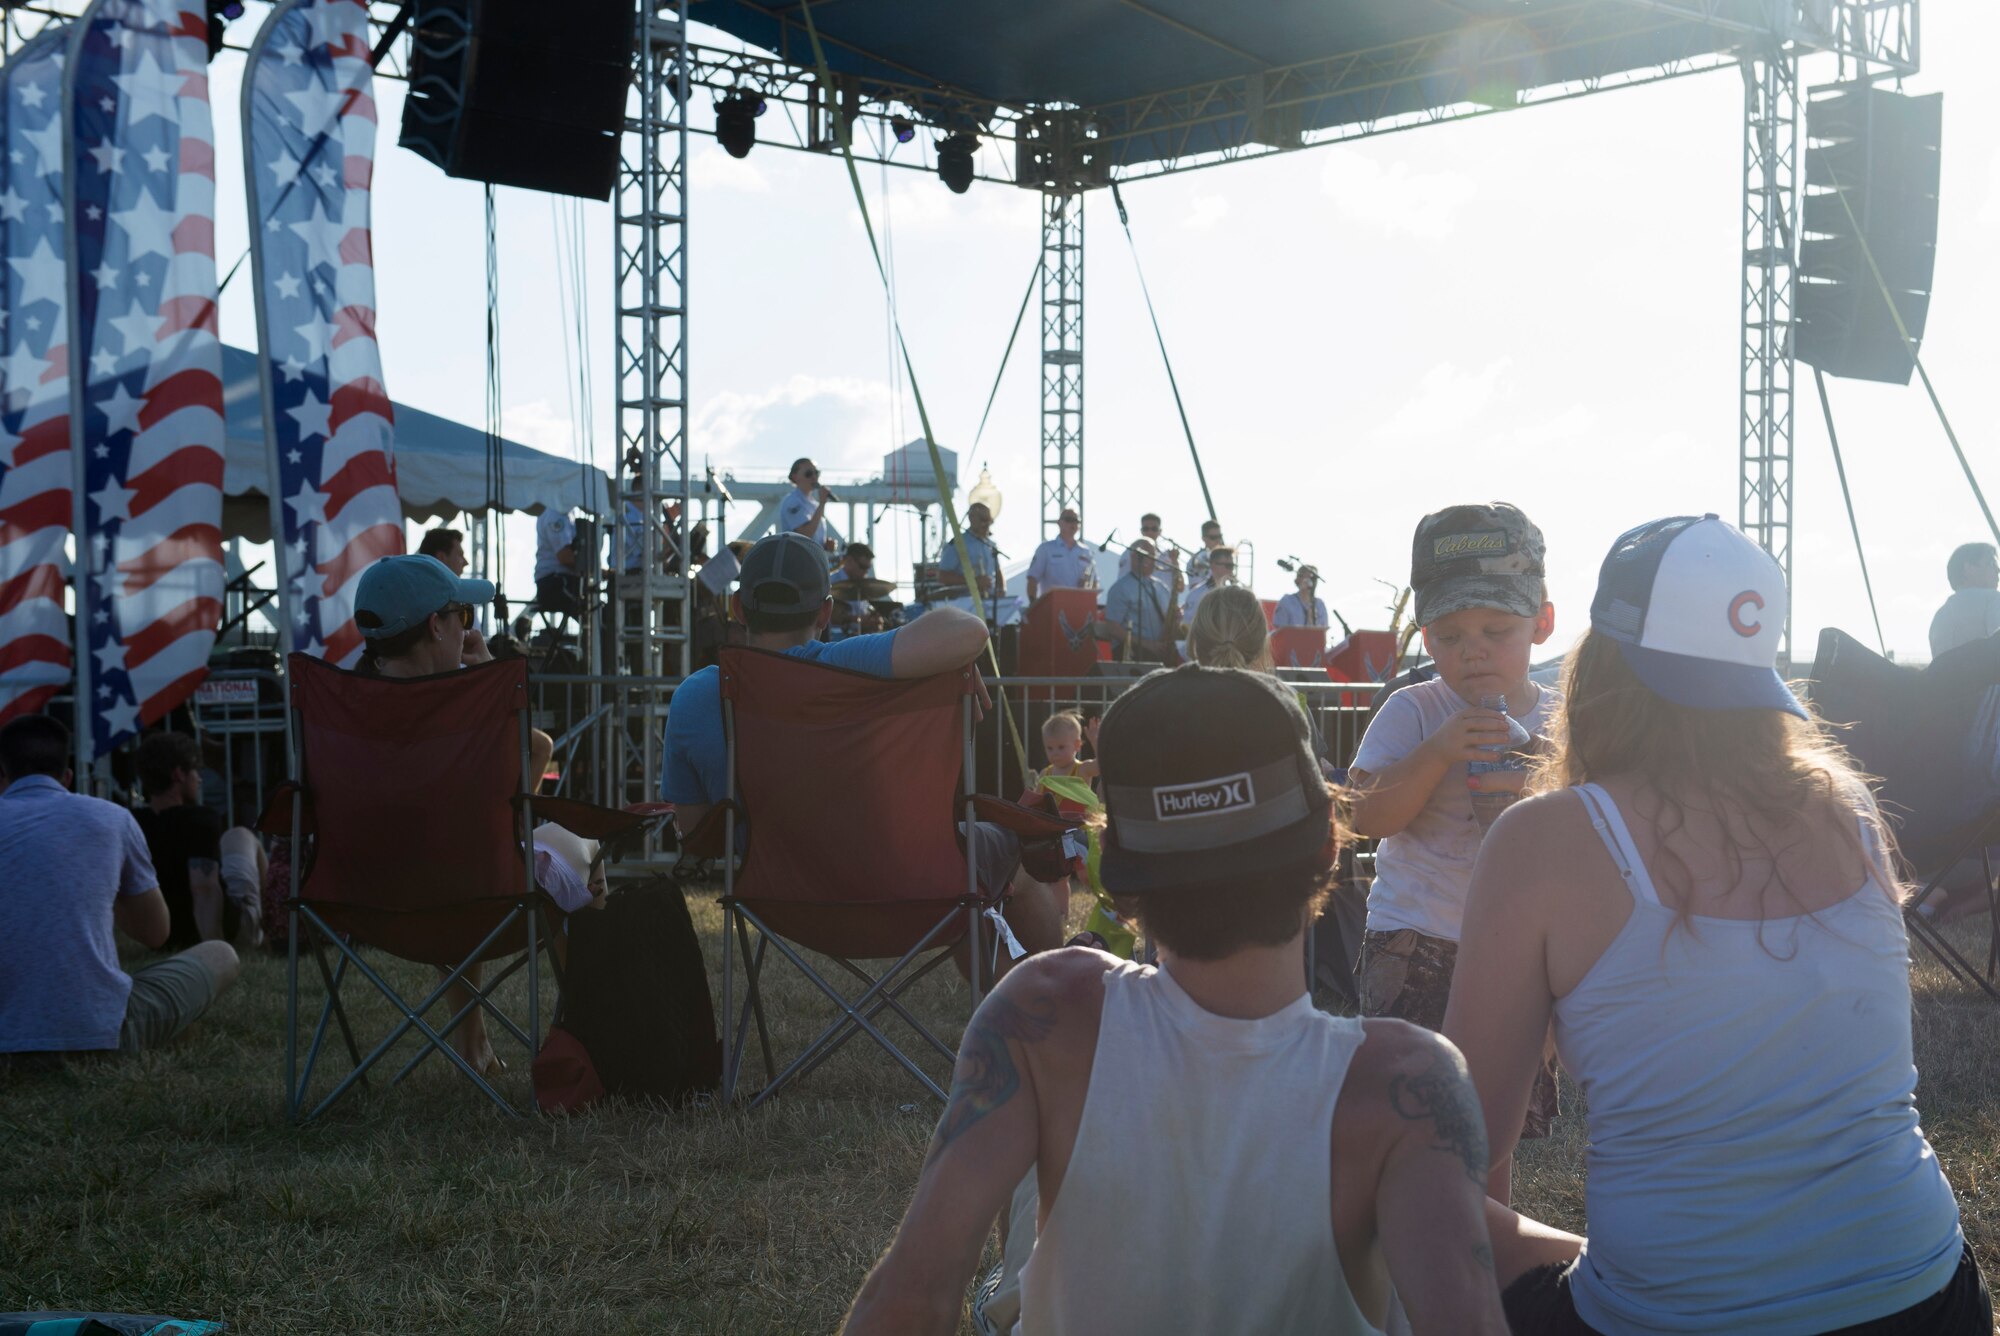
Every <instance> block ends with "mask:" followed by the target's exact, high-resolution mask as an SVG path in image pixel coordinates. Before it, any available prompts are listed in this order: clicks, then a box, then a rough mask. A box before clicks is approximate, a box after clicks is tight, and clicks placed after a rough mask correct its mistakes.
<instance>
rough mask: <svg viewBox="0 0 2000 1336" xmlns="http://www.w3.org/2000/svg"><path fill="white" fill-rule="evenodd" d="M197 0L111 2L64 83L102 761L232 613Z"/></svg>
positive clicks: (92, 694) (89, 626)
mask: <svg viewBox="0 0 2000 1336" xmlns="http://www.w3.org/2000/svg"><path fill="white" fill-rule="evenodd" d="M186 2H187V0H94V3H92V5H91V6H90V8H89V9H88V10H86V11H85V13H84V16H83V17H82V18H81V19H79V20H78V21H77V23H76V24H75V26H74V27H73V29H72V31H71V33H70V42H69V59H68V68H67V69H66V70H65V71H64V74H65V83H66V93H65V97H64V103H65V105H66V107H67V108H68V110H69V119H68V128H69V137H68V142H67V150H66V157H67V167H68V169H69V170H68V172H67V175H66V180H65V184H66V187H67V195H68V202H67V216H68V221H69V241H70V250H69V272H70V282H71V291H72V292H73V294H74V297H75V301H74V304H73V306H72V309H71V311H70V346H71V347H72V348H74V349H76V350H77V356H76V357H74V358H73V359H72V363H73V365H72V372H73V374H72V375H71V378H70V419H71V431H70V439H71V448H72V449H73V450H74V451H75V452H76V474H77V477H78V479H79V481H78V484H77V493H78V496H77V504H76V514H77V526H76V529H77V565H78V568H79V569H78V575H77V581H76V586H77V640H78V649H79V654H78V656H77V687H78V691H79V693H81V696H80V700H79V705H80V706H81V704H82V703H83V702H84V701H88V704H89V717H90V718H91V721H92V726H91V727H90V728H88V729H79V731H78V736H79V748H78V750H79V753H80V755H81V757H82V758H83V759H85V760H88V759H89V758H90V757H91V756H94V755H102V754H103V753H104V752H106V751H108V750H110V749H111V748H113V747H115V746H117V745H118V744H119V743H120V742H122V741H124V740H125V739H126V738H128V737H130V736H132V735H133V734H134V733H136V732H137V731H138V728H139V725H140V724H141V723H151V722H152V721H153V720H156V719H158V718H160V717H161V716H162V715H164V714H165V713H166V712H167V711H168V710H170V709H172V708H173V707H174V706H175V705H178V704H179V703H180V702H181V701H183V700H185V699H187V697H188V696H189V695H190V694H191V693H192V692H193V691H194V689H195V687H196V686H197V685H198V684H199V683H200V682H201V680H202V678H203V677H204V676H206V675H207V672H208V653H209V649H210V648H211V647H212V646H213V645H214V643H215V634H216V629H217V627H218V626H219V625H220V624H221V620H222V585H223V575H222V442H223V418H222V343H221V340H220V339H219V338H218V337H217V334H216V285H215V141H214V135H213V133H212V131H211V129H210V120H209V108H208V63H207V56H208V43H207V32H208V19H207V16H206V13H205V10H204V8H203V6H201V5H198V4H197V5H194V6H193V7H192V8H185V7H184V4H186ZM85 350H88V351H87V352H86V351H85ZM86 573H87V578H86ZM86 642H87V645H88V653H87V654H86V653H83V652H81V651H83V649H84V647H85V643H86ZM78 717H79V722H81V720H82V718H83V717H84V714H83V711H82V709H81V708H79V711H78Z"/></svg>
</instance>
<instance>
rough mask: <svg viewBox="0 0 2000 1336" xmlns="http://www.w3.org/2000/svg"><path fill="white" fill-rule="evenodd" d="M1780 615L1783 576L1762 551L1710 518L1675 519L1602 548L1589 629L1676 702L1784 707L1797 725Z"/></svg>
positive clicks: (1784, 610) (1786, 605)
mask: <svg viewBox="0 0 2000 1336" xmlns="http://www.w3.org/2000/svg"><path fill="white" fill-rule="evenodd" d="M1789 611H1790V601H1789V597H1788V595H1787V593H1786V590H1785V574H1784V572H1783V571H1782V570H1780V569H1779V567H1778V563H1777V561H1776V560H1774V559H1773V558H1772V556H1771V554H1770V553H1768V552H1766V551H1764V549H1762V548H1760V547H1758V546H1757V545H1756V544H1755V543H1753V542H1751V541H1750V540H1749V539H1748V538H1745V537H1744V536H1743V534H1742V532H1741V531H1740V530H1738V529H1737V528H1736V527H1735V526H1733V525H1729V524H1725V523H1723V522H1722V521H1721V520H1720V519H1717V518H1716V517H1715V516H1714V515H1702V516H1700V517H1698V518H1697V517H1696V516H1693V515H1678V516H1675V517H1674V518H1672V519H1665V520H1654V521H1653V522H1652V523H1650V524H1642V525H1640V526H1639V527H1638V528H1636V529H1631V530H1628V531H1627V532H1625V533H1624V534H1622V535H1620V537H1619V539H1618V541H1617V542H1616V543H1613V544H1612V545H1611V552H1610V555H1608V556H1606V557H1605V558H1604V565H1603V567H1602V568H1601V569H1600V570H1599V571H1598V574H1597V596H1596V597H1595V598H1593V599H1592V600H1591V602H1590V626H1591V629H1592V630H1593V631H1596V632H1597V633H1598V634H1600V635H1604V636H1608V637H1610V638H1611V639H1612V640H1615V641H1617V642H1618V649H1619V652H1620V653H1621V654H1623V655H1624V658H1625V662H1626V664H1627V665H1629V666H1630V667H1631V669H1632V671H1633V672H1634V673H1635V674H1637V676H1638V678H1639V680H1640V681H1641V682H1644V683H1645V684H1646V685H1647V686H1648V687H1650V688H1652V689H1653V690H1654V691H1655V692H1657V693H1658V694H1659V695H1661V696H1663V697H1665V698H1666V699H1667V700H1670V701H1672V702H1673V703H1674V704H1676V705H1686V706H1689V707H1691V708H1694V709H1701V710H1784V711H1786V712H1787V713H1790V714H1795V715H1798V716H1799V717H1800V718H1802V719H1803V718H1806V717H1807V715H1806V712H1805V709H1804V708H1803V707H1802V706H1800V704H1799V701H1798V697H1796V696H1794V695H1793V694H1792V692H1791V689H1790V688H1789V687H1787V686H1786V685H1785V680H1784V678H1782V677H1780V676H1779V675H1778V669H1777V662H1778V644H1779V641H1780V640H1781V639H1782V637H1783V636H1784V630H1785V619H1786V617H1787V615H1788V614H1789Z"/></svg>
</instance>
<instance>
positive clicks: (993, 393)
mask: <svg viewBox="0 0 2000 1336" xmlns="http://www.w3.org/2000/svg"><path fill="white" fill-rule="evenodd" d="M1042 269H1043V264H1042V259H1041V256H1040V255H1039V254H1038V255H1036V257H1035V267H1034V268H1033V269H1031V270H1030V271H1029V272H1028V290H1027V291H1026V292H1024V293H1022V294H1021V309H1020V310H1018V311H1016V312H1014V329H1013V332H1012V333H1010V334H1008V335H1007V347H1006V349H1005V350H1004V351H1002V352H1001V354H1000V369H999V370H998V371H996V372H994V373H993V388H992V389H990V390H988V391H987V392H986V409H985V411H984V412H982V413H981V414H980V415H979V430H978V431H976V432H974V433H973V434H972V449H971V451H970V452H969V453H968V454H967V455H966V458H965V470H966V472H968V473H970V472H971V471H972V466H973V464H974V463H975V462H977V460H978V459H979V440H980V438H981V437H982V436H984V435H986V419H988V418H989V417H992V416H993V401H994V400H995V399H997V398H999V397H1000V381H1001V378H1002V377H1004V376H1005V375H1006V374H1007V363H1008V360H1009V359H1011V358H1012V357H1013V356H1014V340H1016V339H1018V338H1020V337H1021V322H1022V321H1024V320H1026V319H1027V318H1028V303H1029V302H1031V301H1033V300H1034V299H1035V289H1036V288H1038V287H1040V286H1041V282H1042Z"/></svg>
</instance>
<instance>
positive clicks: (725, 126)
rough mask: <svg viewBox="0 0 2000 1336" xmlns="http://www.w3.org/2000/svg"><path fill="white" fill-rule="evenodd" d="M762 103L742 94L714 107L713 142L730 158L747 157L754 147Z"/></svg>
mask: <svg viewBox="0 0 2000 1336" xmlns="http://www.w3.org/2000/svg"><path fill="white" fill-rule="evenodd" d="M763 111H764V99H763V98H761V97H758V96H756V95H755V94H751V93H745V92H743V91H742V90H740V89H739V90H737V91H735V92H732V93H731V94H730V95H729V96H728V97H725V98H723V99H722V101H720V102H718V103H716V104H715V142H716V143H718V144H720V145H722V151H723V152H725V153H727V154H728V155H729V156H730V157H732V158H743V157H748V156H749V154H750V150H751V149H752V148H753V147H754V146H755V145H756V143H757V117H758V116H760V115H762V114H763Z"/></svg>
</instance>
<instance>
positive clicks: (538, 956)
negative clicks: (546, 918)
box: [521, 904, 542, 1067]
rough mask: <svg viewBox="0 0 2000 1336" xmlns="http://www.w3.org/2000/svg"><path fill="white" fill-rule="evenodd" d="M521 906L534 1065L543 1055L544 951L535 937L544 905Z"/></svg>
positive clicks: (531, 1063) (530, 1053) (530, 1060)
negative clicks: (525, 934)
mask: <svg viewBox="0 0 2000 1336" xmlns="http://www.w3.org/2000/svg"><path fill="white" fill-rule="evenodd" d="M521 908H522V912H524V913H525V914H527V916H528V1065H529V1066H530V1067H532V1066H534V1063H535V1059H536V1058H538V1057H540V1056H541V1055H542V989H541V984H542V952H541V943H540V942H539V941H538V940H537V939H536V937H535V929H536V928H537V927H538V926H539V925H540V924H541V921H542V907H541V906H540V905H537V904H526V905H523V906H522V907H521Z"/></svg>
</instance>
